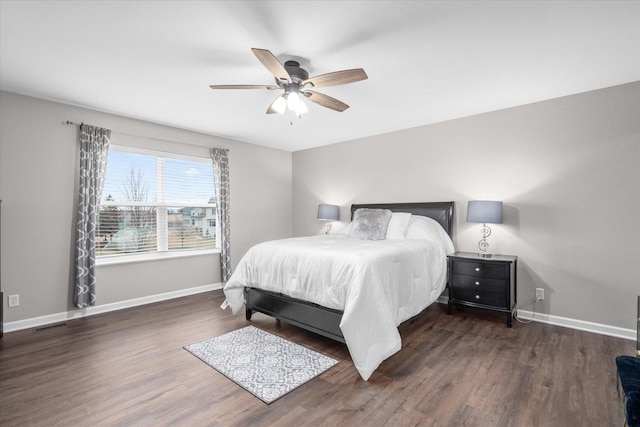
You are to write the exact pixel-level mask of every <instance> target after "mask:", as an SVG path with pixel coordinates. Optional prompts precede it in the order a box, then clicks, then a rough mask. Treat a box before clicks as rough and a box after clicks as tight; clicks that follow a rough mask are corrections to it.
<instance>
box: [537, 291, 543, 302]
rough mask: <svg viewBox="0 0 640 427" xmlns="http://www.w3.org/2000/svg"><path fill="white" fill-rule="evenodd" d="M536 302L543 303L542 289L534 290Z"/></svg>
mask: <svg viewBox="0 0 640 427" xmlns="http://www.w3.org/2000/svg"><path fill="white" fill-rule="evenodd" d="M536 301H544V288H536Z"/></svg>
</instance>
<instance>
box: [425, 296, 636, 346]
mask: <svg viewBox="0 0 640 427" xmlns="http://www.w3.org/2000/svg"><path fill="white" fill-rule="evenodd" d="M437 302H439V303H441V304H447V302H448V299H447V297H446V296H445V297H443V296H440V297H439V298H438V299H437ZM518 318H519V319H522V320H526V321H529V320H531V321H534V322H540V323H547V324H549V325H555V326H562V327H565V328H570V329H577V330H579V331H586V332H593V333H596V334H600V335H608V336H611V337H616V338H624V339H626V340H631V341H635V340H636V338H637V336H636V331H635V330H633V329H625V328H619V327H617V326H609V325H603V324H601V323H593V322H587V321H585V320H576V319H570V318H568V317H561V316H554V315H551V314H543V313H535V316H534V314H533V312H532V311H526V310H518Z"/></svg>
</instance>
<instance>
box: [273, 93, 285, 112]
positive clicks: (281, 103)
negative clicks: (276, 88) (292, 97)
mask: <svg viewBox="0 0 640 427" xmlns="http://www.w3.org/2000/svg"><path fill="white" fill-rule="evenodd" d="M271 107H272V108H273V109H274V110H275V111H276V113H278V114H284V112H285V111H286V110H287V100H286V99H285V98H284V96H280V97H278V99H276V100H275V101H274V102H273V104H272V105H271Z"/></svg>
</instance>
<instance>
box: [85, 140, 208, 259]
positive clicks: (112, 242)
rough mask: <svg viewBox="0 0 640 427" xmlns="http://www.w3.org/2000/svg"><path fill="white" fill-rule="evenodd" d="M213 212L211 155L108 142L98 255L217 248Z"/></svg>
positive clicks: (97, 237) (98, 232) (97, 234)
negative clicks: (198, 155) (179, 153)
mask: <svg viewBox="0 0 640 427" xmlns="http://www.w3.org/2000/svg"><path fill="white" fill-rule="evenodd" d="M215 217H216V211H215V197H214V187H213V168H212V165H211V160H209V159H203V158H198V157H186V156H180V155H173V154H167V153H158V152H154V151H149V150H141V149H132V148H128V147H121V146H114V145H112V146H111V147H110V149H109V155H108V158H107V170H106V173H105V180H104V187H103V190H102V199H101V201H100V211H99V218H98V229H97V232H96V255H97V256H98V257H104V256H111V255H124V254H139V253H149V252H167V251H186V250H194V249H214V248H215V247H216V221H215Z"/></svg>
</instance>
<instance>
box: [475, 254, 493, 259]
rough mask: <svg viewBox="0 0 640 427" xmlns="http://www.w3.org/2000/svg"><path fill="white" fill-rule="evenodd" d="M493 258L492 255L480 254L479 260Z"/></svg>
mask: <svg viewBox="0 0 640 427" xmlns="http://www.w3.org/2000/svg"><path fill="white" fill-rule="evenodd" d="M492 256H493V255H492V254H483V253H479V254H478V258H491V257H492Z"/></svg>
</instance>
